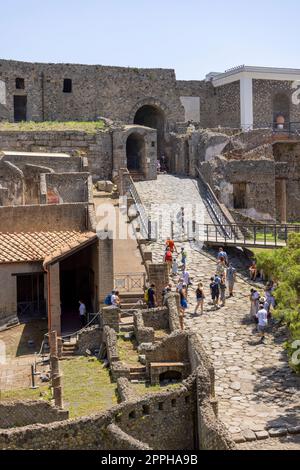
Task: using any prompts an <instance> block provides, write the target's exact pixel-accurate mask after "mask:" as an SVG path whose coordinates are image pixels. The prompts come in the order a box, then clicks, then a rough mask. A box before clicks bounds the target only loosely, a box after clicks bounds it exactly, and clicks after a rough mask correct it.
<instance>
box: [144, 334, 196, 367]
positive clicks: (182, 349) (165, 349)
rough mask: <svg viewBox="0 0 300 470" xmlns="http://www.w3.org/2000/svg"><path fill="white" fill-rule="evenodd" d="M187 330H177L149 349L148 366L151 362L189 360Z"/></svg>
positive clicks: (147, 354) (147, 355)
mask: <svg viewBox="0 0 300 470" xmlns="http://www.w3.org/2000/svg"><path fill="white" fill-rule="evenodd" d="M188 335H189V333H187V332H183V331H182V332H180V331H175V332H173V333H172V334H171V335H169V336H167V337H166V338H164V339H163V340H162V341H161V342H160V343H158V344H153V345H152V346H151V347H150V346H149V348H148V349H147V352H146V363H147V368H148V367H149V364H150V362H189V353H188Z"/></svg>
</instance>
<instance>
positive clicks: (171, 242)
mask: <svg viewBox="0 0 300 470" xmlns="http://www.w3.org/2000/svg"><path fill="white" fill-rule="evenodd" d="M167 248H170V251H171V253H174V251H176V253H178V252H177V248H176V245H175V242H174V240H172V239H171V238H170V237H168V238H167V240H166V250H167Z"/></svg>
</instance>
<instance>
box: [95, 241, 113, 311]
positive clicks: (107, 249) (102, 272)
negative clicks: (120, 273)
mask: <svg viewBox="0 0 300 470" xmlns="http://www.w3.org/2000/svg"><path fill="white" fill-rule="evenodd" d="M98 266H99V277H98V279H99V303H103V301H104V299H105V297H106V296H107V294H109V293H110V292H111V291H112V289H113V288H114V256H113V239H112V234H111V233H110V232H108V238H106V239H105V240H100V239H99V241H98Z"/></svg>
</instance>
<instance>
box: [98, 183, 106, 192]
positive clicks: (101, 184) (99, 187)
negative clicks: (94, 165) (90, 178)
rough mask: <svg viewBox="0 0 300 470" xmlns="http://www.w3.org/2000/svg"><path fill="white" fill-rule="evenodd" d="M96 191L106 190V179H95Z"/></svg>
mask: <svg viewBox="0 0 300 470" xmlns="http://www.w3.org/2000/svg"><path fill="white" fill-rule="evenodd" d="M97 189H98V191H106V181H97Z"/></svg>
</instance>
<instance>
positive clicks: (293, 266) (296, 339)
mask: <svg viewBox="0 0 300 470" xmlns="http://www.w3.org/2000/svg"><path fill="white" fill-rule="evenodd" d="M257 266H258V268H259V269H262V270H263V271H264V273H265V275H266V277H267V278H268V279H272V280H274V281H276V282H278V287H277V289H276V291H275V299H276V303H277V307H276V310H275V313H274V315H275V316H276V317H277V318H278V319H279V320H281V321H282V322H284V323H285V324H286V325H287V326H288V328H289V331H290V339H289V341H288V342H287V344H286V347H287V350H288V353H289V356H290V364H291V367H292V368H293V369H294V370H295V371H296V372H298V373H300V234H299V233H292V234H290V236H289V240H288V245H287V247H286V248H283V249H280V250H269V251H263V252H261V253H259V254H258V255H257Z"/></svg>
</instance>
